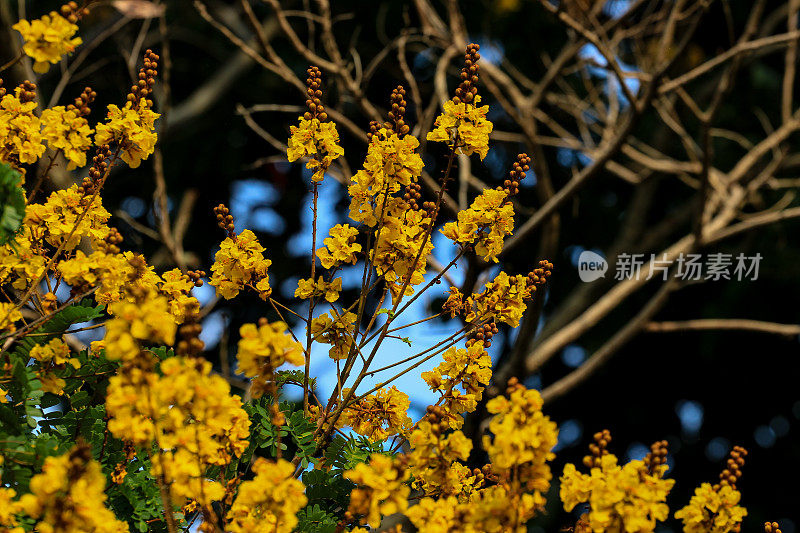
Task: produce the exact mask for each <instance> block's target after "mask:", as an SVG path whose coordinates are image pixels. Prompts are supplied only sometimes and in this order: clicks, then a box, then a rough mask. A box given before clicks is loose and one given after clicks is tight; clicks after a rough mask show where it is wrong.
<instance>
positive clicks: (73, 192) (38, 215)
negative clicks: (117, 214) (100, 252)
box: [25, 185, 111, 250]
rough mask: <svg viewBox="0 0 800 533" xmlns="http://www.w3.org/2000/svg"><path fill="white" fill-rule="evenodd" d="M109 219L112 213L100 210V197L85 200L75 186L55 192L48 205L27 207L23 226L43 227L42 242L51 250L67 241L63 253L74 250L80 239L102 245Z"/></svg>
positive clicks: (101, 207)
mask: <svg viewBox="0 0 800 533" xmlns="http://www.w3.org/2000/svg"><path fill="white" fill-rule="evenodd" d="M90 200H91V202H92V203H91V204H89V201H90ZM84 213H85V214H84ZM81 217H82V218H81ZM79 218H80V219H81V220H80V223H78V219H79ZM109 218H111V213H109V212H108V211H106V209H105V208H104V207H103V204H102V201H101V199H100V196H97V197H95V198H94V199H92V197H91V196H88V197H85V196H83V195H82V194H81V193H79V192H78V186H77V185H72V186H71V187H69V188H68V189H62V190H58V191H55V192H53V193H52V194H51V195H50V197H49V198H48V199H47V202H45V203H44V204H30V205H29V206H28V208H27V210H26V211H25V224H26V225H31V226H43V227H44V229H46V231H45V232H44V239H45V240H46V241H47V242H48V243H50V244H52V245H53V246H59V245H61V243H63V242H64V241H66V244H65V245H64V249H65V250H73V249H74V248H76V247H77V246H78V244H79V243H80V240H81V238H82V237H89V238H90V239H91V240H92V242H93V243H99V242H100V241H103V239H105V238H106V236H107V235H108V226H107V225H106V222H107V221H108V219H109Z"/></svg>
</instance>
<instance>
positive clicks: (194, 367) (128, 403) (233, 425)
mask: <svg viewBox="0 0 800 533" xmlns="http://www.w3.org/2000/svg"><path fill="white" fill-rule="evenodd" d="M160 368H161V375H160V376H159V375H158V374H156V373H154V372H151V371H148V370H143V369H140V368H138V367H135V366H134V367H123V370H122V371H121V372H120V373H119V374H117V375H116V376H114V377H112V378H111V380H110V382H109V386H108V395H107V397H106V411H107V412H108V414H109V416H110V420H109V423H108V429H109V431H110V432H111V433H112V434H113V435H114V436H115V437H117V438H120V439H123V440H125V441H128V442H131V443H133V444H135V445H137V446H148V445H149V444H150V443H152V442H155V443H156V445H157V449H158V450H159V452H158V454H157V455H156V456H154V457H153V471H152V473H153V475H154V476H157V478H163V479H164V480H165V481H166V482H167V483H168V484H169V486H170V493H171V495H172V497H173V498H175V499H176V503H178V502H181V501H185V500H187V499H193V500H196V501H198V502H200V503H201V504H208V503H210V502H212V501H216V500H220V499H222V498H223V497H224V495H225V489H224V487H223V486H222V485H221V484H220V483H219V482H217V481H212V480H210V479H205V472H204V470H205V468H206V467H208V466H211V465H216V466H225V465H227V464H229V463H230V461H231V459H232V457H233V456H240V455H241V454H242V453H243V452H244V451H245V450H246V449H247V446H248V441H247V438H248V436H249V426H250V420H249V418H248V416H247V413H246V412H245V411H244V409H242V402H241V399H240V398H239V397H238V396H236V395H233V396H232V395H231V394H230V386H229V385H228V383H227V381H225V379H224V378H222V377H221V376H218V375H215V374H212V373H211V363H210V362H208V361H204V360H200V359H192V358H185V357H172V358H169V359H166V360H164V361H163V362H162V363H161V366H160Z"/></svg>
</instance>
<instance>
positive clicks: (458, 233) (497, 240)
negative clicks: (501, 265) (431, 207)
mask: <svg viewBox="0 0 800 533" xmlns="http://www.w3.org/2000/svg"><path fill="white" fill-rule="evenodd" d="M507 198H508V196H507V194H506V193H505V192H504V191H502V190H497V189H485V190H484V191H483V192H482V193H481V195H480V196H478V197H477V198H476V199H475V201H474V202H472V205H471V206H469V208H468V209H465V210H463V211H459V212H458V215H457V218H458V221H457V222H448V223H447V224H445V225H444V227H443V228H442V229H441V232H442V234H443V235H444V236H445V237H447V238H448V239H450V240H451V241H453V242H457V243H461V244H474V245H475V252H476V253H477V254H478V255H482V256H483V259H484V261H489V260H490V259H491V260H492V261H494V262H495V263H497V261H498V259H497V255H498V254H499V253H500V252H502V251H503V238H504V237H505V236H506V235H511V234H512V232H513V230H514V207H513V205H512V204H511V202H509V201H507Z"/></svg>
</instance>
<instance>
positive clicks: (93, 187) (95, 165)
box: [78, 144, 111, 198]
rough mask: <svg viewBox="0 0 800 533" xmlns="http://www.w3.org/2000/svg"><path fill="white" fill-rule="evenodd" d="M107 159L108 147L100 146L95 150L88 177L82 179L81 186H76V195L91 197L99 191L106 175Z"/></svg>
mask: <svg viewBox="0 0 800 533" xmlns="http://www.w3.org/2000/svg"><path fill="white" fill-rule="evenodd" d="M109 157H111V147H110V146H109V145H107V144H102V145H100V146H98V147H97V148H96V149H95V154H94V157H93V158H92V168H90V169H89V175H88V176H86V177H85V178H83V181H81V184H80V185H79V186H78V193H79V194H81V195H82V196H83V197H84V198H87V197H89V196H92V195H94V194H95V193H96V192H97V191H99V190H100V186H101V185H102V183H103V179H105V177H106V174H107V173H108V158H109Z"/></svg>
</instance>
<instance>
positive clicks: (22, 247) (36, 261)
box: [0, 226, 47, 317]
mask: <svg viewBox="0 0 800 533" xmlns="http://www.w3.org/2000/svg"><path fill="white" fill-rule="evenodd" d="M31 241H32V233H31V228H30V227H29V226H24V227H23V230H22V232H21V233H20V234H18V235H17V236H16V237H15V239H14V240H13V241H12V242H10V243H9V244H6V245H4V246H0V282H2V283H10V284H11V286H12V287H13V288H15V289H17V290H19V291H24V290H25V289H27V288H28V287H29V286H30V284H31V283H33V281H34V280H37V279H39V276H41V274H42V272H43V271H44V266H45V264H46V263H47V257H45V256H44V252H43V250H42V246H41V242H37V243H36V244H35V245H33V243H32V242H31ZM0 305H2V304H0ZM2 316H3V315H0V317H2Z"/></svg>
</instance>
